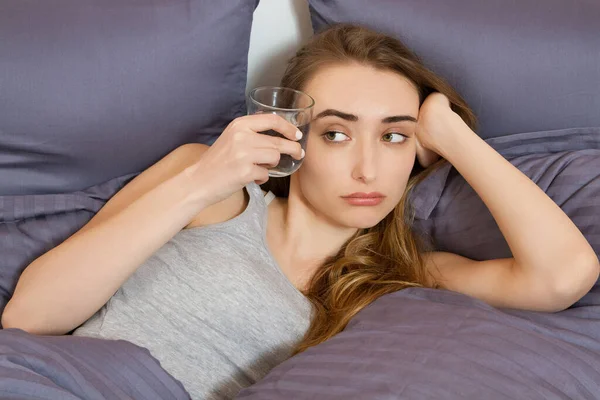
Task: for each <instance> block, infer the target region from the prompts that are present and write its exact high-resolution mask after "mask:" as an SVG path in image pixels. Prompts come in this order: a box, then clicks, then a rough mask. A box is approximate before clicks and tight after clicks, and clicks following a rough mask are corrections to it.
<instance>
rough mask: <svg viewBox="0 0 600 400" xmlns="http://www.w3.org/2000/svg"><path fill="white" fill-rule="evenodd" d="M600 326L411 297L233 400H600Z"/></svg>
mask: <svg viewBox="0 0 600 400" xmlns="http://www.w3.org/2000/svg"><path fill="white" fill-rule="evenodd" d="M596 306H597V307H598V308H600V301H598V302H597V303H596ZM582 311H583V310H582ZM599 324H600V313H599V312H598V311H597V310H596V311H595V312H593V313H592V312H590V313H589V315H585V314H584V313H583V312H579V314H578V315H568V314H544V313H539V314H537V313H527V315H525V316H523V317H518V316H513V315H509V314H508V313H504V312H502V311H500V310H496V309H494V308H492V307H489V306H487V305H486V304H484V303H482V302H480V301H478V300H475V299H472V298H469V297H467V296H463V295H461V294H459V293H454V292H450V291H444V290H435V289H419V288H410V289H405V290H401V291H399V292H396V293H392V294H389V295H385V296H382V297H381V298H379V299H378V300H376V301H375V302H373V303H372V304H371V305H369V306H367V307H366V308H365V309H363V310H362V311H361V312H360V313H358V314H357V315H356V316H355V317H354V318H353V319H352V321H351V322H350V323H349V324H348V326H347V328H346V329H345V330H344V331H343V332H342V333H340V334H338V335H336V336H334V337H333V338H332V339H330V340H328V341H326V342H324V343H322V344H320V345H318V346H315V347H313V348H310V349H308V350H307V351H305V352H304V353H301V354H299V355H297V356H295V357H293V358H291V359H289V360H287V361H286V362H284V363H282V364H281V365H279V366H278V367H276V368H275V369H273V370H272V371H271V372H270V373H269V374H268V375H267V376H266V377H265V378H264V379H263V380H261V381H260V382H258V383H256V384H255V385H253V386H251V387H249V388H246V389H245V390H243V391H242V392H240V394H239V396H238V397H237V398H238V399H243V400H259V399H260V400H287V399H295V400H309V399H319V400H342V399H370V400H390V399H410V400H421V399H422V400H425V399H461V400H481V399H498V400H499V399H506V400H508V399H531V400H533V399H539V400H543V399H564V400H567V399H590V400H591V399H597V398H598V397H597V396H598V393H600V346H599V345H598V344H599V343H600V330H599V329H598V325H599Z"/></svg>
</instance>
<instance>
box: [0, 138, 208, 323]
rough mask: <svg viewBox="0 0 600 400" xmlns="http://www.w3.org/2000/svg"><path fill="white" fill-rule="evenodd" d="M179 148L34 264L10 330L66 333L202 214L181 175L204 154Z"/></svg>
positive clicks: (6, 317) (22, 282)
mask: <svg viewBox="0 0 600 400" xmlns="http://www.w3.org/2000/svg"><path fill="white" fill-rule="evenodd" d="M205 147H206V146H203V145H199V144H190V145H184V146H182V147H179V148H178V149H176V150H174V151H173V152H171V153H170V154H169V155H167V156H166V157H165V158H163V159H162V160H161V161H159V162H158V163H157V164H155V165H153V166H152V167H150V168H149V169H148V170H146V171H144V172H143V173H142V174H140V175H139V176H137V177H136V178H135V179H134V180H133V181H131V182H130V183H129V184H128V185H127V186H125V187H124V188H123V189H122V190H121V191H119V192H118V193H117V194H116V195H115V196H114V197H113V198H112V199H111V200H110V201H108V202H107V204H106V205H105V206H104V207H103V208H102V209H101V210H100V211H99V212H98V213H97V214H96V216H94V218H92V219H91V220H90V222H88V224H86V225H85V226H84V227H83V228H81V229H80V230H79V231H78V232H77V233H75V234H74V235H72V236H71V237H70V238H68V239H67V240H66V241H65V242H63V243H62V244H61V245H59V246H57V247H55V248H54V249H52V250H50V251H49V252H47V253H46V254H44V255H42V256H41V257H39V258H38V259H36V260H35V261H34V262H32V263H31V264H30V265H29V266H28V267H27V268H26V269H25V271H24V272H23V274H22V275H21V278H20V279H19V282H18V284H17V287H16V290H15V293H14V295H13V297H12V299H11V301H10V302H9V303H8V305H7V306H6V309H5V311H4V314H3V315H2V325H3V327H4V328H10V327H18V328H21V329H24V330H27V331H31V332H33V333H38V334H64V333H66V332H68V331H70V330H71V329H73V328H75V327H77V326H78V325H80V324H81V323H83V322H84V321H86V320H87V319H88V318H89V317H90V316H91V315H92V314H93V313H94V312H96V310H98V309H99V308H100V307H102V305H103V304H105V303H106V302H107V301H108V299H109V298H110V297H111V296H112V295H113V294H114V293H115V292H116V291H117V290H118V289H119V287H120V286H121V285H122V284H123V282H125V280H127V278H128V277H129V276H130V275H131V274H132V273H133V272H134V271H135V270H136V269H137V267H138V266H139V265H140V264H142V263H143V262H144V260H146V259H147V258H148V257H150V255H152V254H153V253H154V252H155V251H156V250H158V248H160V247H161V246H162V245H163V244H164V243H166V242H167V241H168V240H169V239H170V238H171V237H173V236H174V235H175V234H176V233H177V232H178V231H179V230H181V229H182V228H184V227H185V226H186V225H187V224H189V223H190V221H191V220H192V219H194V218H195V217H196V215H197V214H198V212H199V211H200V209H199V206H198V205H197V204H196V203H194V201H193V200H192V198H191V197H190V193H189V189H188V188H189V187H190V184H189V182H186V179H187V177H186V176H185V174H181V172H182V171H183V170H184V169H185V168H186V167H187V166H189V165H191V164H192V163H193V162H194V161H196V160H197V159H198V158H199V157H200V156H201V155H202V153H203V152H204V151H205Z"/></svg>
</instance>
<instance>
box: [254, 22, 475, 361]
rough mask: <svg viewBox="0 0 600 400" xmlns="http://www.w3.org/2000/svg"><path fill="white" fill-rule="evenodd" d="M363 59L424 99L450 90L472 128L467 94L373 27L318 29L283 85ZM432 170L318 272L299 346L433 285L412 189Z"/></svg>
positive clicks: (281, 186)
mask: <svg viewBox="0 0 600 400" xmlns="http://www.w3.org/2000/svg"><path fill="white" fill-rule="evenodd" d="M347 63H360V64H363V65H368V66H371V67H374V68H377V69H381V70H390V71H395V72H397V73H398V74H400V75H402V76H404V77H406V78H407V79H409V80H410V81H412V82H413V84H414V85H415V86H416V87H417V89H418V91H419V95H420V101H421V103H422V102H423V100H424V99H425V98H426V97H427V96H428V95H429V94H430V93H433V92H440V93H443V94H445V95H446V96H447V97H448V99H449V100H450V103H451V104H452V109H453V110H454V111H455V112H456V113H457V114H458V115H460V116H461V117H462V118H463V120H464V121H465V122H466V123H467V124H468V125H469V126H470V127H471V128H473V129H474V127H475V116H474V114H473V112H472V111H471V109H470V108H469V107H468V105H467V104H466V102H465V101H464V100H463V99H462V97H461V96H460V95H459V94H458V93H457V92H456V91H455V90H454V89H453V88H452V87H451V86H450V85H448V84H447V83H446V82H445V81H444V80H443V79H442V78H440V77H439V76H437V75H436V74H434V73H433V72H431V71H430V70H428V69H427V68H426V67H425V66H424V65H423V63H422V62H421V61H420V60H419V58H418V57H417V56H416V55H415V54H414V53H413V52H412V51H410V50H409V49H408V48H407V47H406V46H404V45H403V44H402V43H401V42H400V41H399V40H397V39H395V38H393V37H390V36H387V35H385V34H382V33H378V32H375V31H372V30H370V29H368V28H364V27H360V26H355V25H346V24H340V25H335V26H333V27H330V28H328V29H327V30H325V31H323V32H321V33H319V34H317V35H315V36H314V37H313V38H312V40H311V41H310V42H309V43H308V44H307V45H305V46H304V47H303V48H301V49H300V50H299V51H298V52H297V53H296V55H295V56H294V57H293V58H292V59H291V60H290V62H289V64H288V67H287V70H286V72H285V74H284V77H283V79H282V81H281V85H282V86H285V87H289V88H292V89H297V90H302V89H303V88H304V86H305V85H306V83H307V82H308V81H309V80H310V79H311V78H312V77H313V76H314V75H315V74H316V73H317V72H318V71H319V69H320V68H322V67H323V66H325V65H331V64H347ZM424 173H427V170H426V171H422V170H420V169H419V168H418V166H417V167H416V168H415V170H414V171H413V174H412V176H411V178H410V180H409V182H408V185H407V188H406V191H405V193H404V196H403V197H402V200H401V201H400V203H399V204H398V205H397V206H396V207H395V208H394V210H393V211H392V212H391V213H390V214H388V215H387V216H386V217H385V218H384V219H383V220H382V221H381V222H380V223H379V224H377V225H376V226H374V227H372V228H369V229H362V230H360V231H359V232H357V233H356V235H354V236H353V237H352V238H351V239H350V240H349V241H348V242H347V243H346V244H345V245H344V246H342V248H341V249H340V250H339V252H338V253H337V254H336V255H335V256H334V257H331V258H330V259H328V260H326V261H325V262H324V264H323V265H322V266H321V267H320V268H319V269H318V270H317V271H316V273H315V274H314V275H313V277H312V278H311V280H310V282H309V285H308V289H307V290H306V291H305V295H306V296H307V298H308V299H309V300H310V301H311V303H312V304H313V307H314V315H313V319H312V322H311V326H310V328H309V330H308V332H307V334H306V336H305V337H304V339H303V340H302V342H301V343H300V344H299V345H298V347H297V349H296V352H297V353H299V352H302V351H304V350H306V349H308V348H309V347H311V346H315V345H317V344H319V343H321V342H323V341H325V340H327V339H329V338H331V337H332V336H334V335H336V334H337V333H339V332H341V331H342V330H343V329H344V328H345V327H346V325H347V324H348V322H349V321H350V319H351V318H352V317H354V315H356V313H358V312H359V311H360V310H362V309H363V308H364V307H365V306H367V305H369V304H370V303H371V302H373V301H374V300H375V299H377V298H378V297H380V296H382V295H384V294H388V293H392V292H395V291H398V290H401V289H404V288H407V287H414V286H435V283H434V282H433V281H432V279H431V278H430V276H429V275H428V274H427V271H426V268H425V263H424V260H423V258H422V256H421V254H422V250H423V247H422V245H421V243H420V241H419V238H418V237H417V236H416V235H415V234H414V233H413V231H412V229H411V225H412V217H411V212H410V208H409V204H408V200H407V198H408V193H409V192H410V190H411V189H412V188H413V187H414V185H415V184H416V183H417V182H418V181H419V180H420V179H422V177H423V176H424ZM289 185H290V180H289V177H287V178H278V179H271V180H269V182H267V183H266V184H265V185H263V189H265V190H270V191H272V192H273V193H274V194H275V195H277V196H279V197H287V196H288V194H289Z"/></svg>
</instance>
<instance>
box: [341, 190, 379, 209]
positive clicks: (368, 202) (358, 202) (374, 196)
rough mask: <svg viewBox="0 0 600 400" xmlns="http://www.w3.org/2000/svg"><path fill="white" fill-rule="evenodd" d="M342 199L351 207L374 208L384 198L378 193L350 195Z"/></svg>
mask: <svg viewBox="0 0 600 400" xmlns="http://www.w3.org/2000/svg"><path fill="white" fill-rule="evenodd" d="M342 199H344V200H346V202H347V203H348V204H350V205H352V206H376V205H378V204H380V203H381V202H382V201H383V199H385V196H384V195H383V194H381V193H378V192H373V193H352V194H349V195H347V196H342Z"/></svg>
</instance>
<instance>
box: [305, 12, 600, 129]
mask: <svg viewBox="0 0 600 400" xmlns="http://www.w3.org/2000/svg"><path fill="white" fill-rule="evenodd" d="M309 2H310V7H311V16H312V21H313V26H314V28H315V30H316V31H319V30H321V29H323V28H325V27H326V26H328V25H329V24H333V23H338V22H353V23H359V24H363V25H366V26H370V27H372V28H374V29H376V30H380V31H384V32H387V33H389V34H391V35H394V36H397V37H399V38H400V39H402V40H403V42H405V43H406V44H407V45H408V46H409V47H410V48H411V49H413V50H414V51H415V52H416V53H417V54H418V55H419V56H420V57H421V58H422V59H423V60H424V62H425V64H426V65H427V66H429V67H430V68H431V69H432V70H434V71H436V72H437V73H438V74H440V75H441V76H443V77H444V78H446V80H447V81H448V82H449V83H451V84H452V85H453V86H454V87H455V88H456V89H458V91H459V92H460V93H461V94H462V95H463V96H464V97H465V99H466V100H467V102H468V103H469V104H470V105H471V107H472V108H473V109H474V111H475V113H476V115H477V117H478V118H479V122H480V124H479V129H478V133H479V135H480V136H482V137H484V138H491V137H496V136H502V135H509V134H515V133H522V132H537V131H547V130H554V129H566V128H576V127H600V112H598V110H600V52H598V49H599V48H600V24H599V23H598V21H600V2H598V1H590V0H545V1H544V2H543V4H542V3H540V1H539V0H519V1H506V0H485V1H481V0H428V1H418V0H395V1H391V0H372V1H368V2H366V1H364V0H310V1H309Z"/></svg>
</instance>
